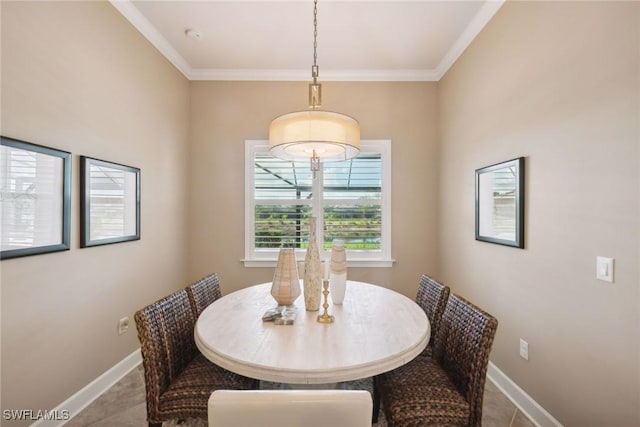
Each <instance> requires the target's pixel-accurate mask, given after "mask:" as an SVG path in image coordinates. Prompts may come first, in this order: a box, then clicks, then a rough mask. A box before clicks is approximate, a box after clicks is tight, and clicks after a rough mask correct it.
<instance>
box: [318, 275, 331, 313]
mask: <svg viewBox="0 0 640 427" xmlns="http://www.w3.org/2000/svg"><path fill="white" fill-rule="evenodd" d="M322 288H323V291H322V294H323V295H324V304H322V307H323V308H324V313H322V314H320V315H318V322H320V323H333V321H334V320H335V319H334V317H333V316H331V315H330V314H329V313H327V309H328V308H329V302H328V301H327V300H328V297H329V280H327V279H325V280H323V281H322Z"/></svg>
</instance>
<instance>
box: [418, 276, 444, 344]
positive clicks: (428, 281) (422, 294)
mask: <svg viewBox="0 0 640 427" xmlns="http://www.w3.org/2000/svg"><path fill="white" fill-rule="evenodd" d="M449 293H450V289H449V287H448V286H444V285H443V284H442V283H440V282H438V281H437V280H434V279H433V278H431V277H429V276H427V275H426V274H423V275H422V277H421V278H420V284H419V285H418V293H417V295H416V303H418V305H419V306H420V307H422V309H423V310H424V312H425V313H426V314H427V318H428V319H429V324H430V325H431V339H430V340H429V345H433V340H434V338H435V336H436V335H437V332H438V329H439V327H440V318H441V317H442V313H443V312H444V307H445V306H446V305H447V300H448V299H449Z"/></svg>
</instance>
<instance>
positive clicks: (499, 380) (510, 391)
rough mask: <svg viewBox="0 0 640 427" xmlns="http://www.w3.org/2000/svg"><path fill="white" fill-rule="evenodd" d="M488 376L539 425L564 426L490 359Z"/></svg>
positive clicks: (546, 426) (542, 426)
mask: <svg viewBox="0 0 640 427" xmlns="http://www.w3.org/2000/svg"><path fill="white" fill-rule="evenodd" d="M487 378H489V379H490V380H491V382H492V383H494V384H495V385H496V387H498V388H499V389H500V391H501V392H502V393H504V395H505V396H507V397H508V398H509V400H511V401H512V402H513V404H514V405H516V407H517V408H518V409H519V410H520V412H522V413H523V414H524V415H526V416H527V418H529V420H531V422H532V423H533V424H535V425H536V426H537V427H563V426H562V424H560V421H558V420H556V419H555V418H554V417H553V415H551V414H550V413H549V412H547V410H546V409H544V408H543V407H542V406H540V404H538V402H536V401H535V400H533V398H532V397H531V396H529V395H528V394H527V393H526V392H525V391H524V390H523V389H521V388H520V387H518V384H516V383H514V382H513V381H512V380H511V378H509V377H508V376H506V375H505V373H504V372H502V371H501V370H500V369H498V367H497V366H496V365H494V364H493V363H492V362H491V361H489V368H488V369H487Z"/></svg>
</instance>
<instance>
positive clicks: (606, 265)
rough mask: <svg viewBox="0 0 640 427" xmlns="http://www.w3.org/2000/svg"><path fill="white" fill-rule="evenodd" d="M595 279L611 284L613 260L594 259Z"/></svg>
mask: <svg viewBox="0 0 640 427" xmlns="http://www.w3.org/2000/svg"><path fill="white" fill-rule="evenodd" d="M596 279H598V280H603V281H605V282H610V283H613V258H606V257H603V256H599V257H597V258H596Z"/></svg>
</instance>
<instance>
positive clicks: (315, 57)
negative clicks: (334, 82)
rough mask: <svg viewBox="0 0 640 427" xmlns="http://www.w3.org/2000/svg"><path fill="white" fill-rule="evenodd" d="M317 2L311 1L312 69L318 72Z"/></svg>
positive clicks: (315, 0)
mask: <svg viewBox="0 0 640 427" xmlns="http://www.w3.org/2000/svg"><path fill="white" fill-rule="evenodd" d="M317 62H318V0H313V67H314V69H315V70H316V75H315V76H314V77H318V76H317V70H318V64H317Z"/></svg>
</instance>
